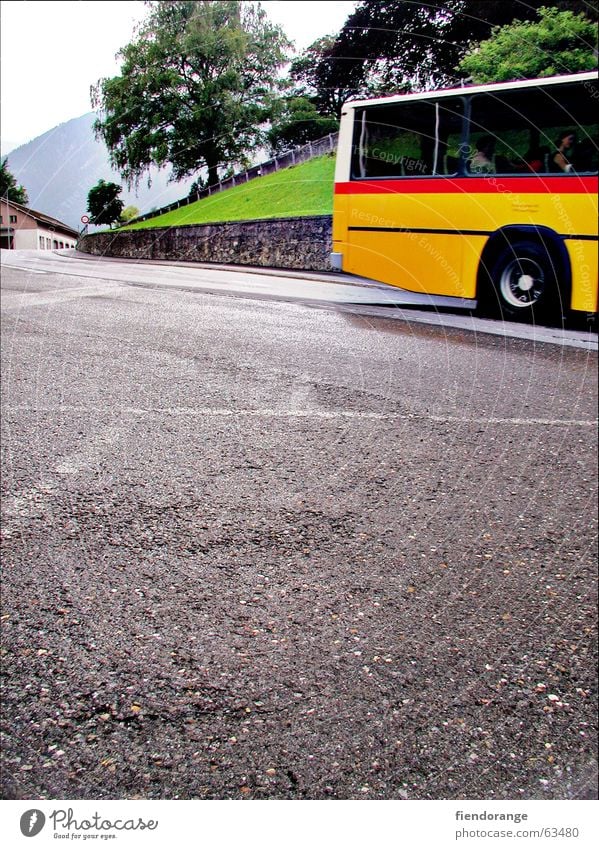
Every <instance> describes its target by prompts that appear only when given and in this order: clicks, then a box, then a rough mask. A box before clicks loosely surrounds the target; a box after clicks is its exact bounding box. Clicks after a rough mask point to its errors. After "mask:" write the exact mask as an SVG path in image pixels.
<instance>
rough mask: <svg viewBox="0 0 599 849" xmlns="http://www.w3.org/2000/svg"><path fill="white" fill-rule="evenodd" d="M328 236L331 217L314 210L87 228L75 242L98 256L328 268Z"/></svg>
mask: <svg viewBox="0 0 599 849" xmlns="http://www.w3.org/2000/svg"><path fill="white" fill-rule="evenodd" d="M331 238H332V218H331V216H330V215H318V216H312V217H309V218H277V219H271V220H268V221H236V222H231V223H228V224H188V225H185V226H183V227H156V228H154V229H151V230H125V231H121V232H118V231H115V232H114V233H91V234H87V235H85V236H82V237H81V238H80V239H79V242H78V245H77V247H78V249H79V250H80V251H84V252H85V253H89V254H94V255H96V256H113V257H127V258H131V259H166V260H169V259H170V260H184V261H187V262H215V263H225V264H232V265H256V266H265V267H268V268H296V269H301V270H303V271H330V270H331V264H330V260H329V254H330V252H331Z"/></svg>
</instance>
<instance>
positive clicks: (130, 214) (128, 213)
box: [119, 206, 139, 224]
mask: <svg viewBox="0 0 599 849" xmlns="http://www.w3.org/2000/svg"><path fill="white" fill-rule="evenodd" d="M138 215H139V209H138V208H137V207H136V206H126V207H125V208H124V209H123V211H122V212H121V215H120V219H119V220H120V221H121V222H122V223H123V224H126V223H127V222H128V221H131V220H132V219H133V218H137V216H138Z"/></svg>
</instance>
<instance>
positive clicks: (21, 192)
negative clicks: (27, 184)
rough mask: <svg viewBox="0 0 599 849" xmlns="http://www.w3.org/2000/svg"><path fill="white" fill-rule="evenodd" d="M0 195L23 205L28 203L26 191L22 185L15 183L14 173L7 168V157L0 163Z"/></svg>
mask: <svg viewBox="0 0 599 849" xmlns="http://www.w3.org/2000/svg"><path fill="white" fill-rule="evenodd" d="M0 196H2V197H3V198H6V199H7V200H12V201H14V203H20V204H22V205H23V206H27V204H28V203H29V198H28V197H27V191H26V190H25V189H24V188H23V186H19V185H17V181H16V178H15V176H14V174H12V173H11V172H10V171H9V170H8V159H3V160H2V164H1V165H0Z"/></svg>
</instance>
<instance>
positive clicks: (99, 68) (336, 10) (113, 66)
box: [0, 0, 356, 150]
mask: <svg viewBox="0 0 599 849" xmlns="http://www.w3.org/2000/svg"><path fill="white" fill-rule="evenodd" d="M262 5H263V6H264V8H265V9H266V11H267V12H268V15H269V17H270V19H271V20H272V21H274V22H275V23H278V24H280V25H281V26H282V27H283V29H284V31H285V33H286V34H287V36H288V38H290V39H291V40H293V41H295V43H296V47H297V48H299V49H301V48H304V47H307V46H308V45H309V44H311V43H312V42H313V41H314V40H315V39H316V38H318V37H319V36H321V35H327V34H328V33H332V32H336V31H338V30H339V29H340V28H341V26H342V25H343V24H344V23H345V20H346V18H347V16H348V15H349V14H350V13H351V11H352V10H353V8H354V7H355V6H356V3H355V2H328V0H316V2H314V0H307V1H306V0H266V2H263V3H262ZM146 14H147V9H146V7H145V5H144V3H143V1H142V0H70V1H69V0H67V2H63V1H62V0H58V2H47V0H2V2H0V22H1V33H2V35H1V39H2V40H1V52H0V68H1V101H0V110H1V111H0V117H1V123H0V132H1V137H2V148H3V150H9V149H10V148H11V147H16V146H17V145H19V144H23V143H25V142H27V141H30V140H31V139H32V138H35V137H36V136H39V135H41V134H42V133H45V132H46V131H47V130H50V129H52V128H53V127H55V126H56V125H57V124H61V123H63V122H64V121H68V120H70V119H71V118H77V117H79V116H80V115H84V114H85V113H86V112H90V111H91V103H90V99H89V90H90V86H91V85H93V84H95V83H96V82H97V81H98V79H100V77H110V76H116V75H118V73H119V63H118V62H117V61H116V60H115V54H116V53H117V51H118V50H119V49H120V48H121V47H123V46H124V45H126V44H127V43H128V42H129V41H130V40H131V37H132V35H133V28H134V26H135V24H136V23H138V22H139V21H140V20H141V19H142V18H144V17H145V15H146Z"/></svg>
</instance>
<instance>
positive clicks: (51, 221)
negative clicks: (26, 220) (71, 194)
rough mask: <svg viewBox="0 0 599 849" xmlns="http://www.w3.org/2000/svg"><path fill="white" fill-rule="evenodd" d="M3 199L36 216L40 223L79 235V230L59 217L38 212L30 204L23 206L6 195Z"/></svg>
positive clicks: (71, 234) (75, 235)
mask: <svg viewBox="0 0 599 849" xmlns="http://www.w3.org/2000/svg"><path fill="white" fill-rule="evenodd" d="M2 200H3V201H5V202H6V203H8V204H10V206H14V207H15V209H18V210H20V211H21V212H23V213H24V214H25V215H29V216H30V217H31V218H34V219H35V220H36V221H38V222H39V223H40V224H45V225H46V226H47V227H49V228H51V229H53V230H61V231H62V232H63V233H66V234H67V235H69V236H73V237H74V238H77V237H78V236H79V232H78V231H77V230H74V229H73V228H72V227H69V225H68V224H64V223H63V222H62V221H59V220H58V218H52V217H51V216H50V215H45V214H44V213H43V212H38V211H37V210H36V209H30V208H29V207H28V206H23V205H22V204H20V203H16V201H14V200H8V198H5V197H3V198H2Z"/></svg>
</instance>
